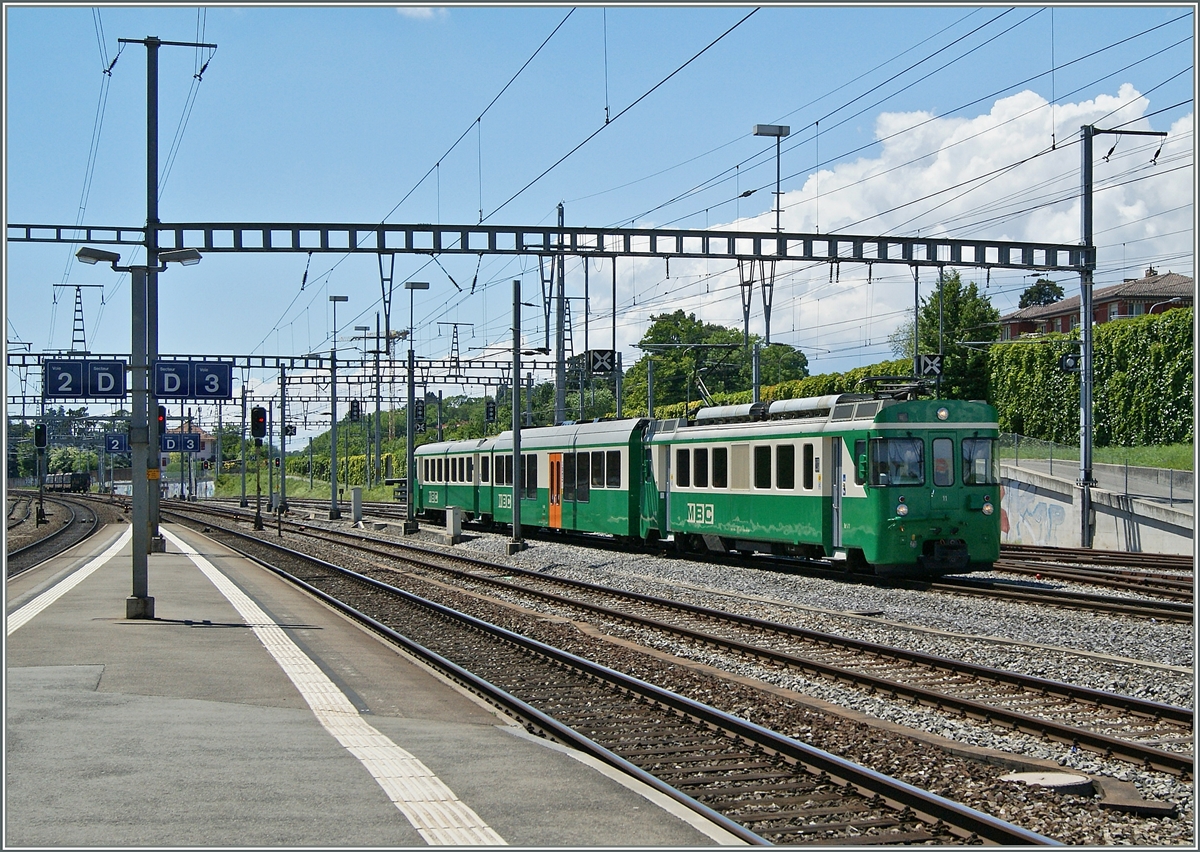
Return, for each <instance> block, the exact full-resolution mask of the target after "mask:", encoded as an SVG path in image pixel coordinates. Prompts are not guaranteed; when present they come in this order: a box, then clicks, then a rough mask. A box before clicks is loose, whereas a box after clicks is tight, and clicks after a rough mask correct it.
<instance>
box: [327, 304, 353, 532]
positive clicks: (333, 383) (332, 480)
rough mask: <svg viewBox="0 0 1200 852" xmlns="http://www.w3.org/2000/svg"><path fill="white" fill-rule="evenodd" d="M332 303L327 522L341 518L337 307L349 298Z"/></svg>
mask: <svg viewBox="0 0 1200 852" xmlns="http://www.w3.org/2000/svg"><path fill="white" fill-rule="evenodd" d="M329 301H330V302H332V303H333V338H332V340H331V341H330V344H329V418H330V421H331V425H330V427H329V520H331V521H336V520H338V519H339V518H341V517H342V510H341V509H339V508H338V495H337V421H338V418H337V306H338V302H348V301H350V297H349V296H330V297H329Z"/></svg>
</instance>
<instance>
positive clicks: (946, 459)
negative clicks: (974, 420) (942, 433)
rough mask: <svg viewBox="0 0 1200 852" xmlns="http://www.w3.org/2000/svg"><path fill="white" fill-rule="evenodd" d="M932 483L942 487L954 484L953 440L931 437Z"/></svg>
mask: <svg viewBox="0 0 1200 852" xmlns="http://www.w3.org/2000/svg"><path fill="white" fill-rule="evenodd" d="M933 484H934V485H936V486H938V487H939V488H944V487H946V486H948V485H953V484H954V441H952V440H951V439H950V438H934V439H933Z"/></svg>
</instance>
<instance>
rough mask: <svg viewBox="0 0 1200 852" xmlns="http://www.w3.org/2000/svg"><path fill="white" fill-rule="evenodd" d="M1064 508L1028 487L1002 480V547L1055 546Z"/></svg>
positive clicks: (1064, 515) (1063, 518)
mask: <svg viewBox="0 0 1200 852" xmlns="http://www.w3.org/2000/svg"><path fill="white" fill-rule="evenodd" d="M1066 520H1067V509H1066V507H1065V506H1064V505H1063V504H1062V503H1059V502H1058V501H1056V500H1050V499H1047V498H1046V497H1044V496H1042V495H1040V494H1038V493H1037V492H1036V491H1035V490H1034V489H1033V488H1032V487H1031V486H1027V485H1022V484H1021V483H1018V482H1013V481H1011V480H1006V481H1005V483H1004V484H1003V485H1002V486H1001V488H1000V540H1001V541H1002V542H1004V543H1005V544H1036V545H1042V546H1056V545H1058V544H1059V543H1060V541H1059V538H1058V536H1059V528H1060V527H1062V526H1063V524H1064V523H1065V522H1066Z"/></svg>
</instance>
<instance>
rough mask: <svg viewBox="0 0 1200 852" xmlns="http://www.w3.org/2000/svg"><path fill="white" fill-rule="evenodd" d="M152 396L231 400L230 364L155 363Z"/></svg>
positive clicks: (226, 362)
mask: <svg viewBox="0 0 1200 852" xmlns="http://www.w3.org/2000/svg"><path fill="white" fill-rule="evenodd" d="M154 395H155V396H156V397H158V398H159V399H197V400H204V399H233V364H232V363H231V362H228V361H157V362H155V364H154Z"/></svg>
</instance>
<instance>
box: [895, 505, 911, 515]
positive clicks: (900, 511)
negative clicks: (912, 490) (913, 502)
mask: <svg viewBox="0 0 1200 852" xmlns="http://www.w3.org/2000/svg"><path fill="white" fill-rule="evenodd" d="M896 514H897V515H899V516H900V517H902V518H903V517H904V516H905V515H907V514H908V506H905V505H904V504H903V503H900V504H899V505H897V506H896Z"/></svg>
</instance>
